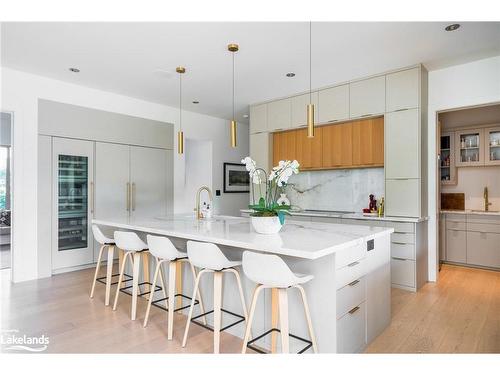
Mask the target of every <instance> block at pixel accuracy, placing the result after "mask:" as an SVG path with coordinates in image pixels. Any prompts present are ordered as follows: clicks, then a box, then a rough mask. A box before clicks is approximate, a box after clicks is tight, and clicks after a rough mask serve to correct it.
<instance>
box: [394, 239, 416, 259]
mask: <svg viewBox="0 0 500 375" xmlns="http://www.w3.org/2000/svg"><path fill="white" fill-rule="evenodd" d="M391 256H393V257H395V258H403V259H413V260H415V245H413V244H410V243H398V242H393V243H392V244H391Z"/></svg>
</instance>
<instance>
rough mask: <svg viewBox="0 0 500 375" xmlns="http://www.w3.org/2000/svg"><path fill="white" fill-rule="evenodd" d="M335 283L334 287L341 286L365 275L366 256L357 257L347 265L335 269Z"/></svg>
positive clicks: (338, 287)
mask: <svg viewBox="0 0 500 375" xmlns="http://www.w3.org/2000/svg"><path fill="white" fill-rule="evenodd" d="M335 273H336V277H335V285H336V289H340V288H343V287H344V286H346V285H347V284H349V283H350V282H353V281H354V280H357V279H359V278H361V277H362V276H364V275H365V273H366V258H365V259H359V260H357V261H354V262H352V263H349V264H348V265H347V266H345V267H343V268H341V269H339V270H335Z"/></svg>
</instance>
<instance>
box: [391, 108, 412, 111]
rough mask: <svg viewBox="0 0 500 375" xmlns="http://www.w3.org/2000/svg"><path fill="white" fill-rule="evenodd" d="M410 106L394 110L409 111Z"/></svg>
mask: <svg viewBox="0 0 500 375" xmlns="http://www.w3.org/2000/svg"><path fill="white" fill-rule="evenodd" d="M409 109H410V108H401V109H396V110H395V111H394V112H401V111H407V110H409Z"/></svg>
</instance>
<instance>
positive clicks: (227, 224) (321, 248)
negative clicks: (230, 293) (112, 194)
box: [92, 215, 394, 259]
mask: <svg viewBox="0 0 500 375" xmlns="http://www.w3.org/2000/svg"><path fill="white" fill-rule="evenodd" d="M92 222H93V223H94V224H98V225H104V226H110V227H115V228H122V229H127V230H134V231H139V232H146V233H152V234H159V235H165V236H170V237H177V238H183V239H189V240H195V241H205V242H212V243H216V244H219V245H225V246H232V247H238V248H242V249H249V250H256V251H262V252H267V253H272V254H278V255H285V256H292V257H298V258H304V259H318V258H321V257H323V256H326V255H330V254H333V253H335V252H337V251H339V250H342V249H345V248H349V247H352V246H355V245H357V244H360V243H363V242H365V241H368V240H370V239H373V238H375V237H378V236H383V235H387V234H389V233H392V232H393V231H394V230H393V229H392V228H382V227H373V226H356V225H347V224H330V223H307V222H301V221H294V220H293V219H287V220H286V222H285V225H284V226H283V228H282V230H281V231H280V232H279V233H278V234H274V235H263V234H258V233H256V232H255V231H254V230H253V227H252V224H251V223H250V219H249V218H244V217H233V216H215V217H214V218H211V219H201V220H197V219H195V218H194V216H193V215H173V216H168V217H161V218H146V219H119V218H109V219H93V220H92Z"/></svg>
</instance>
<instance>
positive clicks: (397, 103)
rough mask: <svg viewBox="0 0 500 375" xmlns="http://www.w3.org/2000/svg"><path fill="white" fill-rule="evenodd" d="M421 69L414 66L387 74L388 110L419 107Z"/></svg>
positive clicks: (386, 103)
mask: <svg viewBox="0 0 500 375" xmlns="http://www.w3.org/2000/svg"><path fill="white" fill-rule="evenodd" d="M419 79H420V69H419V68H414V69H409V70H403V71H401V72H396V73H392V74H388V75H387V76H386V102H385V107H386V112H394V111H398V110H402V109H410V108H417V107H419V100H418V99H419V91H420V90H419Z"/></svg>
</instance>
